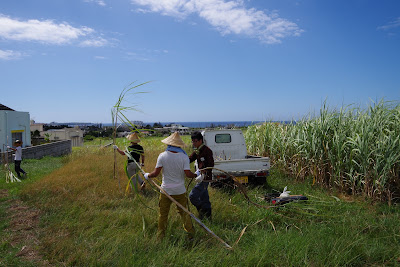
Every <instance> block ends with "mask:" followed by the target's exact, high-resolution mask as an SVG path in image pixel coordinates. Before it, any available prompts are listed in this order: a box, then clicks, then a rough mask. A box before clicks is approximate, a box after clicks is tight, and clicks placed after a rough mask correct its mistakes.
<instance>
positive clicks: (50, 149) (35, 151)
mask: <svg viewBox="0 0 400 267" xmlns="http://www.w3.org/2000/svg"><path fill="white" fill-rule="evenodd" d="M71 152H72V144H71V140H63V141H58V142H52V143H48V144H43V145H38V146H33V147H26V148H23V149H22V159H40V158H43V157H45V156H53V157H58V156H63V155H68V154H71ZM12 154H13V153H11V152H9V153H8V157H9V158H8V162H13V161H14V157H12ZM4 157H5V153H1V158H2V162H4Z"/></svg>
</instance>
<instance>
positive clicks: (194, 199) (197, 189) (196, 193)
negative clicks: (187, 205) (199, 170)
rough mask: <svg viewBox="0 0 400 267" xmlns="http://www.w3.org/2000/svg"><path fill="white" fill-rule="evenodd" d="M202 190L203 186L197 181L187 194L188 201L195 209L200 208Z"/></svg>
mask: <svg viewBox="0 0 400 267" xmlns="http://www.w3.org/2000/svg"><path fill="white" fill-rule="evenodd" d="M202 190H203V187H202V186H201V183H198V184H196V185H195V186H194V187H193V189H192V191H190V194H189V199H190V202H191V203H192V204H193V206H195V207H196V208H197V210H200V208H201V202H200V195H201V191H202Z"/></svg>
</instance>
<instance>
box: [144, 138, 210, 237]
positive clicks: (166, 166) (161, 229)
mask: <svg viewBox="0 0 400 267" xmlns="http://www.w3.org/2000/svg"><path fill="white" fill-rule="evenodd" d="M161 142H163V143H164V144H167V145H168V147H167V149H166V151H164V152H162V153H161V154H160V155H159V156H158V159H157V164H156V167H155V169H154V170H153V171H152V172H151V173H146V174H145V175H144V177H145V179H146V180H147V179H149V178H153V177H157V176H158V175H159V174H160V172H161V169H162V184H161V188H162V189H164V190H165V192H167V193H168V194H169V195H170V196H171V197H172V198H174V199H175V200H176V201H177V202H179V204H181V205H182V206H183V207H187V206H188V198H187V196H186V187H185V176H186V177H188V178H196V182H201V180H202V179H203V176H202V175H200V173H198V174H197V173H193V172H192V171H191V170H190V163H189V157H188V155H187V154H186V152H185V151H184V150H183V149H182V148H183V147H184V146H185V143H184V142H183V141H182V139H181V137H180V135H179V133H178V132H175V133H173V134H172V135H170V136H169V137H167V138H165V139H163V140H161ZM171 203H172V201H171V200H170V199H169V198H168V197H167V196H166V195H165V194H164V193H162V192H161V194H160V200H159V217H158V233H157V236H158V239H159V240H160V239H162V238H164V236H165V231H166V229H167V224H168V214H169V210H170V206H171ZM177 210H178V213H179V215H180V216H181V218H182V221H183V228H184V230H185V231H186V233H187V234H188V238H189V239H192V238H193V236H194V228H193V224H192V221H191V219H190V215H189V214H187V213H185V212H184V211H183V210H182V209H181V208H179V207H178V206H177Z"/></svg>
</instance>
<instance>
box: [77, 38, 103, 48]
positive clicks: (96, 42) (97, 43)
mask: <svg viewBox="0 0 400 267" xmlns="http://www.w3.org/2000/svg"><path fill="white" fill-rule="evenodd" d="M107 44H108V41H107V40H106V39H104V38H101V37H97V38H96V39H89V40H84V41H82V42H81V43H80V46H83V47H102V46H106V45H107Z"/></svg>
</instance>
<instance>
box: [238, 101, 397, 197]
mask: <svg viewBox="0 0 400 267" xmlns="http://www.w3.org/2000/svg"><path fill="white" fill-rule="evenodd" d="M245 137H246V140H247V144H248V149H249V150H250V152H252V153H255V154H258V155H264V156H269V157H271V159H272V161H273V163H274V165H275V167H278V168H280V169H282V170H284V171H285V172H286V173H287V174H289V175H293V176H294V177H297V179H299V180H303V179H305V177H307V176H311V177H313V181H314V183H316V184H320V185H323V186H326V187H330V188H332V187H336V188H339V189H340V190H342V191H343V192H347V193H350V194H353V195H359V194H363V195H366V196H368V197H371V198H374V199H380V200H384V201H388V202H389V203H391V202H392V200H393V198H399V197H400V181H399V170H400V162H399V159H400V105H399V104H395V103H393V102H387V101H383V100H381V101H379V102H377V103H373V102H372V103H370V104H369V106H368V107H367V108H366V109H361V108H360V107H356V106H346V107H342V108H340V110H337V109H330V108H329V107H328V105H327V104H326V102H325V103H324V104H323V106H322V107H321V110H320V112H319V114H318V116H315V115H311V114H310V115H309V116H308V117H306V118H304V119H302V120H299V121H296V122H293V123H291V124H280V123H273V122H266V123H264V124H262V125H253V126H250V127H249V128H248V130H247V132H246V134H245Z"/></svg>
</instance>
